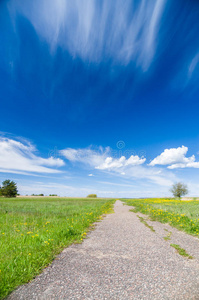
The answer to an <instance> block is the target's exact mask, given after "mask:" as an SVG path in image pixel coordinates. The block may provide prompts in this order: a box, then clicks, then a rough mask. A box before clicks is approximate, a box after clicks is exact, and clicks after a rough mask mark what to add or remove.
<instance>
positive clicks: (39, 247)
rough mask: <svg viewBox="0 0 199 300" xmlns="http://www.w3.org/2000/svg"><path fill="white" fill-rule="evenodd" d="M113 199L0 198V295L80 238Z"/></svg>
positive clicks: (37, 270)
mask: <svg viewBox="0 0 199 300" xmlns="http://www.w3.org/2000/svg"><path fill="white" fill-rule="evenodd" d="M113 203H114V200H109V199H67V198H53V199H50V198H45V197H42V198H35V199H34V198H16V199H4V198H0V299H2V298H4V297H5V296H6V295H7V294H9V293H10V292H11V291H12V290H13V289H15V288H16V287H17V286H18V285H20V284H23V283H25V282H28V281H29V280H31V279H32V278H34V277H35V276H36V275H37V274H39V273H40V272H41V271H42V269H43V268H44V267H45V266H47V265H48V264H49V263H50V262H52V260H53V259H54V258H55V256H56V255H57V254H58V253H60V252H61V250H62V249H63V248H64V247H66V246H68V245H70V244H71V243H73V242H81V241H82V240H83V239H84V238H85V237H86V234H87V231H88V229H89V227H90V226H91V225H92V224H93V223H94V222H95V221H97V220H99V219H101V218H102V215H103V214H107V213H109V212H111V210H112V207H113Z"/></svg>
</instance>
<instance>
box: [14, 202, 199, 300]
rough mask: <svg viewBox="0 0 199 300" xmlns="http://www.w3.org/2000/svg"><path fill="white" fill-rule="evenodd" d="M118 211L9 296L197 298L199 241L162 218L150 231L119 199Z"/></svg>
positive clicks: (35, 297) (39, 297)
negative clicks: (185, 252) (183, 251)
mask: <svg viewBox="0 0 199 300" xmlns="http://www.w3.org/2000/svg"><path fill="white" fill-rule="evenodd" d="M114 209H115V213H114V214H110V215H107V216H106V217H105V219H104V220H102V222H100V223H97V226H96V229H95V230H94V231H91V232H90V233H89V235H88V236H89V237H88V238H87V239H86V240H84V242H83V243H82V244H76V245H72V246H70V247H68V248H66V249H65V250H64V251H63V252H62V253H61V254H60V255H59V256H58V257H57V259H56V260H55V261H54V262H53V264H52V265H51V266H49V267H48V268H46V269H45V270H44V272H43V273H42V274H41V275H40V276H38V277H36V278H35V279H34V280H33V281H32V282H30V283H28V284H26V285H24V286H21V287H19V288H18V289H17V290H16V291H15V292H13V293H12V294H11V295H10V296H9V297H8V299H9V300H13V299H17V300H19V299H21V300H22V299H23V300H25V299H26V300H29V299H30V300H33V299H37V300H40V299H46V300H47V299H48V300H50V299H67V300H69V299H74V300H76V299H95V300H98V299H108V300H110V299H124V300H128V299H147V300H150V299H152V300H156V299H157V300H161V299H164V300H165V299H172V300H173V299H187V300H191V299H199V255H198V249H199V239H196V238H194V237H192V236H188V235H186V234H184V233H181V232H180V233H179V234H180V235H179V234H178V232H177V231H176V229H173V228H170V227H168V225H164V224H161V223H158V222H153V224H152V223H151V224H152V225H153V226H154V230H155V231H152V230H151V229H150V228H148V227H146V226H145V224H143V223H142V222H140V219H139V218H138V216H137V215H138V214H136V213H133V212H130V211H129V210H130V209H132V207H128V206H126V205H123V204H122V202H121V201H119V200H118V201H116V203H115V206H114ZM149 223H150V221H149ZM151 224H149V225H151ZM152 225H151V226H152ZM156 227H157V228H156ZM165 229H166V230H165ZM171 230H174V234H173V237H172V239H173V240H172V243H174V242H175V237H176V239H177V241H178V244H179V243H180V242H181V241H182V243H184V244H183V245H184V246H186V243H188V245H187V247H188V249H189V251H191V252H192V253H189V254H190V255H193V256H194V255H195V258H194V259H188V258H185V257H183V256H180V255H179V254H178V253H177V252H176V250H175V249H174V248H172V247H171V246H170V243H171V241H170V240H169V239H167V240H165V239H164V238H163V237H164V236H167V235H169V234H168V233H169V232H170V231H171ZM170 237H171V234H170ZM183 237H184V238H183ZM190 244H191V246H190Z"/></svg>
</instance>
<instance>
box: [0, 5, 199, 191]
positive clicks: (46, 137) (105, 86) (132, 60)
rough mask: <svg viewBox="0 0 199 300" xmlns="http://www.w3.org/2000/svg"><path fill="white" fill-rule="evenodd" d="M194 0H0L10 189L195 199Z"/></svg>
mask: <svg viewBox="0 0 199 300" xmlns="http://www.w3.org/2000/svg"><path fill="white" fill-rule="evenodd" d="M198 14H199V3H198V1H188V0H185V1H183V3H182V1H180V0H176V1H171V0H169V1H166V0H156V1H145V0H141V1H136V0H126V1H121V0H109V1H105V0H102V1H93V0H74V1H70V0H57V1H53V0H34V1H31V0H26V1H25V0H24V1H21V0H10V1H8V0H3V1H1V3H0V110H1V118H0V181H3V180H4V179H7V178H10V179H12V180H15V181H16V182H17V183H18V187H19V192H20V193H21V194H32V193H45V194H46V195H48V194H50V193H56V194H59V195H62V196H64V195H65V196H86V195H87V194H89V193H97V194H98V195H99V196H103V197H105V196H112V197H146V196H149V197H152V196H157V197H158V196H160V197H163V196H170V195H171V194H170V192H169V189H170V187H171V185H172V184H173V183H175V182H178V181H182V182H185V183H187V185H188V187H189V191H190V192H189V195H190V196H198V195H199V192H198V190H199V172H198V171H199V170H198V169H199V133H198V129H199V123H198V111H199V101H198V100H199V84H198V82H199V37H198V32H199V21H198Z"/></svg>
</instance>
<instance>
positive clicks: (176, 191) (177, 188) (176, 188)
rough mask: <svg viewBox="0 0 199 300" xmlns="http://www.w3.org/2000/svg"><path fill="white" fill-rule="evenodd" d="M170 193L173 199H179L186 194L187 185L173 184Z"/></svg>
mask: <svg viewBox="0 0 199 300" xmlns="http://www.w3.org/2000/svg"><path fill="white" fill-rule="evenodd" d="M171 192H172V194H173V195H174V197H178V198H181V197H182V196H184V195H186V194H187V193H188V189H187V185H186V184H184V183H181V182H178V183H175V184H173V186H172V188H171Z"/></svg>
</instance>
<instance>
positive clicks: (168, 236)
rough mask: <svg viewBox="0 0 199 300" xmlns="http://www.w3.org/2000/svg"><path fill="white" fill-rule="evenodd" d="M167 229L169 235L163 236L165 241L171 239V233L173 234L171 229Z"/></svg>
mask: <svg viewBox="0 0 199 300" xmlns="http://www.w3.org/2000/svg"><path fill="white" fill-rule="evenodd" d="M165 231H167V232H168V233H167V236H165V237H163V239H164V240H165V241H169V240H170V239H171V235H172V232H171V231H168V230H167V229H165Z"/></svg>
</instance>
